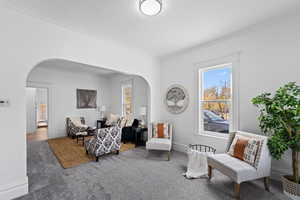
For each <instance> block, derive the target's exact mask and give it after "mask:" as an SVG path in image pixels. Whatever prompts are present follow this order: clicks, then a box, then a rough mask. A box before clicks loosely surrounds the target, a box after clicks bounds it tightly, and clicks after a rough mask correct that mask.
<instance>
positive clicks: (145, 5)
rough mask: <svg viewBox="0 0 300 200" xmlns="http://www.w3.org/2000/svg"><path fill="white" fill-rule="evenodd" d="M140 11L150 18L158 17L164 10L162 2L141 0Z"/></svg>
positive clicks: (159, 0)
mask: <svg viewBox="0 0 300 200" xmlns="http://www.w3.org/2000/svg"><path fill="white" fill-rule="evenodd" d="M139 1H140V4H139V5H140V11H141V12H142V13H143V14H145V15H149V16H154V15H158V14H159V13H160V12H161V9H162V2H161V1H162V0H139Z"/></svg>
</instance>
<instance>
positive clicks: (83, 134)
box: [76, 132, 88, 146]
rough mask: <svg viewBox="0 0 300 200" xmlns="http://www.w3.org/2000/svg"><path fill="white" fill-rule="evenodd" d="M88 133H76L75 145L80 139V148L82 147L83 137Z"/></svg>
mask: <svg viewBox="0 0 300 200" xmlns="http://www.w3.org/2000/svg"><path fill="white" fill-rule="evenodd" d="M87 135H88V133H87V132H78V133H76V139H77V144H78V141H79V140H80V138H82V139H81V140H82V146H84V137H85V136H87Z"/></svg>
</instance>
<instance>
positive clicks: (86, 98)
mask: <svg viewBox="0 0 300 200" xmlns="http://www.w3.org/2000/svg"><path fill="white" fill-rule="evenodd" d="M76 93H77V108H78V109H87V108H97V90H85V89H77V90H76Z"/></svg>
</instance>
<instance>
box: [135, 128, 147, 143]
mask: <svg viewBox="0 0 300 200" xmlns="http://www.w3.org/2000/svg"><path fill="white" fill-rule="evenodd" d="M145 132H148V128H147V127H137V128H135V131H134V133H135V145H136V146H139V145H141V146H145V145H146V139H145Z"/></svg>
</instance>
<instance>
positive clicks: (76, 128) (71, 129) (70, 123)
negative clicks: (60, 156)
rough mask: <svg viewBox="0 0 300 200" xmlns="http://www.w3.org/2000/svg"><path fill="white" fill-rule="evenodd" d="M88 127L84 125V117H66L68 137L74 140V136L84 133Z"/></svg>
mask: <svg viewBox="0 0 300 200" xmlns="http://www.w3.org/2000/svg"><path fill="white" fill-rule="evenodd" d="M87 129H88V126H87V125H86V124H85V119H84V117H67V118H66V130H67V135H68V136H69V137H72V138H75V136H76V134H78V133H80V132H86V131H87Z"/></svg>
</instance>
